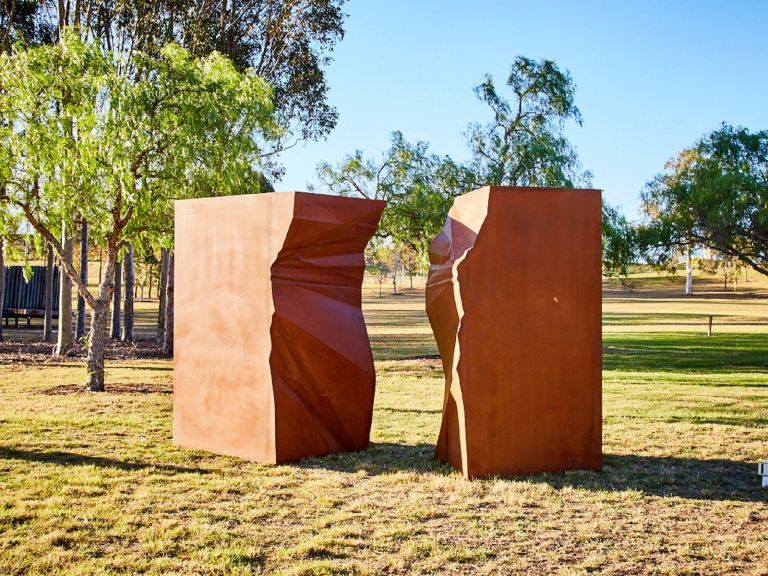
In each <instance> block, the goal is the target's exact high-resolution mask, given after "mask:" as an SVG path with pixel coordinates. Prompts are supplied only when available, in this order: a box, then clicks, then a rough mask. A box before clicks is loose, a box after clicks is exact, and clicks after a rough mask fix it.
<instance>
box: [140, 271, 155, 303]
mask: <svg viewBox="0 0 768 576" xmlns="http://www.w3.org/2000/svg"><path fill="white" fill-rule="evenodd" d="M149 270H150V271H149V289H148V290H147V300H152V280H154V278H155V275H154V274H153V270H152V268H150V269H149ZM142 288H143V287H142ZM141 299H142V300H144V292H142V293H141Z"/></svg>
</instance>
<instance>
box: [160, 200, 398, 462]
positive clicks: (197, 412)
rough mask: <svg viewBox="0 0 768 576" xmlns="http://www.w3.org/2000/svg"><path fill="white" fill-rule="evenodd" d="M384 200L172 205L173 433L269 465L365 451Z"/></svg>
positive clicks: (187, 442)
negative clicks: (376, 249) (371, 284)
mask: <svg viewBox="0 0 768 576" xmlns="http://www.w3.org/2000/svg"><path fill="white" fill-rule="evenodd" d="M384 205H385V203H384V202H381V201H372V200H364V199H358V198H341V197H337V196H326V195H319V194H307V193H303V192H282V193H271V194H257V195H247V196H230V197H224V198H207V199H199V200H183V201H179V202H177V203H176V270H175V311H176V312H175V338H176V341H175V353H174V400H173V440H174V443H175V444H177V445H179V446H184V447H188V448H202V449H204V450H209V451H212V452H217V453H220V454H228V455H232V456H239V457H242V458H247V459H250V460H255V461H259V462H266V463H280V462H288V461H293V460H299V459H301V458H304V457H307V456H319V455H324V454H329V453H332V452H340V451H349V450H361V449H364V448H365V447H367V446H368V438H369V434H370V429H371V418H372V414H373V396H374V387H375V374H374V367H373V357H372V354H371V348H370V342H369V340H368V333H367V331H366V328H365V322H364V320H363V314H362V310H361V307H360V306H361V285H362V279H363V272H364V258H363V250H364V249H365V246H366V244H367V243H368V240H369V239H370V238H371V236H372V235H373V233H374V232H375V231H376V227H377V225H378V222H379V219H380V217H381V213H382V210H383V209H384Z"/></svg>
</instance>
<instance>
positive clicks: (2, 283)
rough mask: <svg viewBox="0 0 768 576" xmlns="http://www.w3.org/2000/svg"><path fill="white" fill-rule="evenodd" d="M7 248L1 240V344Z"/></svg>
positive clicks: (1, 338)
mask: <svg viewBox="0 0 768 576" xmlns="http://www.w3.org/2000/svg"><path fill="white" fill-rule="evenodd" d="M4 249H5V247H4V246H3V239H2V238H0V342H2V341H3V300H4V298H5V252H4Z"/></svg>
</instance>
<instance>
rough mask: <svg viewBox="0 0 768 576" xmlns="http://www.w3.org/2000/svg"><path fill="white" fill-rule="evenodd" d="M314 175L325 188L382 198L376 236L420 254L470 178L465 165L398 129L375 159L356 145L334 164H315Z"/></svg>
mask: <svg viewBox="0 0 768 576" xmlns="http://www.w3.org/2000/svg"><path fill="white" fill-rule="evenodd" d="M317 175H318V178H319V180H320V182H321V185H322V186H323V188H324V189H325V190H327V191H328V192H331V193H334V194H340V195H342V196H361V197H363V198H371V199H380V200H386V201H387V207H386V209H385V210H384V214H383V216H382V221H381V225H380V226H379V232H378V235H379V236H388V237H390V238H392V239H393V240H394V241H395V242H396V243H397V244H399V245H403V246H409V247H411V248H413V249H415V250H417V251H419V252H422V253H423V252H425V251H426V249H427V247H428V246H429V242H430V241H431V240H432V238H434V237H435V236H436V235H437V233H438V232H440V230H441V229H442V227H443V224H444V223H445V217H446V215H447V214H448V209H449V208H450V207H451V202H452V200H453V198H454V196H456V195H458V194H461V193H463V192H466V191H467V190H468V189H469V187H470V186H471V182H472V181H473V177H472V175H471V174H469V172H468V171H467V169H466V168H465V167H463V166H461V165H459V164H457V163H455V162H454V161H453V160H451V159H450V158H448V157H447V156H446V157H440V156H437V155H435V154H432V153H430V152H429V145H428V144H427V143H426V142H416V143H410V142H408V141H407V140H406V139H405V137H404V136H403V134H402V133H401V132H394V133H393V134H392V139H391V144H390V147H389V149H388V150H387V151H386V152H385V153H384V154H383V156H382V157H381V159H379V160H376V159H374V158H366V157H365V156H364V155H363V153H362V152H361V151H360V150H357V151H356V152H355V153H354V154H352V155H350V156H346V157H345V158H343V159H342V161H341V162H340V163H339V164H338V165H336V166H333V165H331V164H329V163H327V162H326V163H322V164H320V165H319V166H318V169H317Z"/></svg>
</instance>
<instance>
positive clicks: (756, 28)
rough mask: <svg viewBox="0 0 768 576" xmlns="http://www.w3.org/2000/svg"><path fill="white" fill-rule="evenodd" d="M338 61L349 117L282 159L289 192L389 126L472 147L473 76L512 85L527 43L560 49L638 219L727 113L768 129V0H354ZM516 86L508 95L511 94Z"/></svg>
mask: <svg viewBox="0 0 768 576" xmlns="http://www.w3.org/2000/svg"><path fill="white" fill-rule="evenodd" d="M345 11H346V12H347V14H348V15H349V16H348V19H347V22H346V36H345V38H344V40H343V41H342V42H341V43H340V44H339V45H338V46H337V48H336V50H335V52H334V61H333V63H331V65H330V67H329V68H328V82H329V85H330V94H329V100H330V102H331V103H332V104H333V105H334V106H336V108H337V109H338V111H339V123H338V125H337V127H336V129H335V130H334V131H333V133H332V134H331V135H330V136H329V137H328V139H327V140H325V141H321V142H315V143H308V144H305V145H299V146H298V147H296V148H294V149H292V150H290V151H288V152H286V153H285V154H284V155H283V157H282V161H283V164H284V166H285V168H286V173H285V177H284V178H283V180H282V181H281V182H279V183H278V184H277V185H276V189H278V190H304V189H306V188H307V184H308V183H309V182H313V181H315V167H316V166H317V164H318V163H319V162H321V161H329V162H332V163H336V162H338V161H339V160H341V158H342V157H343V156H344V155H345V154H347V153H351V152H353V151H354V150H356V149H361V150H363V151H364V152H365V153H366V154H368V155H376V156H378V155H380V154H381V152H383V151H384V150H385V149H386V148H387V146H388V143H389V137H390V133H391V132H392V131H394V130H401V131H402V132H403V133H404V135H405V137H406V138H407V139H408V140H411V141H415V140H425V141H427V142H430V144H431V150H432V152H434V153H437V154H441V155H442V154H448V155H450V156H452V157H453V158H455V159H458V160H464V159H466V158H467V151H466V145H465V143H464V139H463V133H464V131H465V129H466V126H467V124H468V123H469V122H472V121H481V122H484V121H485V120H487V119H488V116H487V110H486V109H485V107H484V106H483V105H482V104H481V103H480V102H478V101H477V100H476V98H475V96H474V94H473V92H472V87H473V86H474V85H475V84H477V83H479V82H480V81H481V79H482V77H483V75H484V74H485V73H491V74H492V75H493V76H494V77H495V78H496V79H497V81H498V84H501V83H502V82H503V80H505V79H506V75H507V74H508V72H509V67H510V64H511V63H512V61H513V59H514V58H515V56H517V55H525V56H529V57H531V58H535V59H541V58H547V59H551V60H555V61H556V62H557V63H558V65H559V66H560V67H561V68H565V69H568V70H569V71H570V73H571V75H572V77H573V79H574V81H575V83H576V85H577V92H576V100H577V105H578V106H579V108H580V109H581V112H582V115H583V117H584V125H583V126H582V127H581V128H579V127H578V126H575V125H573V126H569V128H568V129H567V135H568V137H569V139H570V140H571V142H572V143H573V144H574V145H575V146H576V147H577V149H578V152H579V156H580V158H581V161H582V164H583V165H584V167H585V168H586V169H588V170H591V171H592V172H593V173H594V185H595V187H597V188H601V189H603V190H604V196H605V198H606V199H607V200H608V201H610V202H612V203H614V204H619V205H621V206H622V207H623V209H624V211H625V213H626V214H627V216H629V217H630V218H632V219H634V218H636V217H637V214H638V194H639V192H640V190H641V189H642V187H643V185H644V183H645V182H646V181H647V180H648V179H650V178H651V177H652V176H653V175H654V174H656V173H657V172H659V171H661V169H662V168H663V165H664V162H665V161H666V160H667V159H668V158H670V157H671V156H673V155H674V154H675V153H676V152H677V151H678V150H680V149H681V148H683V147H685V146H688V145H690V144H692V143H693V142H694V141H695V140H696V139H698V138H699V137H700V136H701V135H702V134H704V133H705V132H709V131H711V130H713V129H715V128H716V127H717V126H718V125H719V124H720V123H721V122H724V121H725V122H729V123H731V124H733V125H743V126H746V127H747V128H749V129H750V130H762V129H768V118H767V116H768V34H766V30H768V2H765V1H762V2H761V1H753V2H746V1H717V2H716V1H709V2H707V1H703V0H702V1H694V0H690V1H689V2H681V1H671V2H670V1H667V2H663V1H653V2H651V1H645V2H643V1H639V0H638V1H632V2H630V1H620V0H613V1H610V0H604V1H593V2H566V1H563V2H540V1H537V2H530V1H529V2H511V1H510V2H505V1H502V0H497V1H496V2H493V1H490V0H485V1H483V0H480V1H470V0H463V1H460V0H410V1H409V0H386V1H385V0H352V1H351V2H349V3H348V4H347V6H346V9H345ZM507 94H508V93H507Z"/></svg>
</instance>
